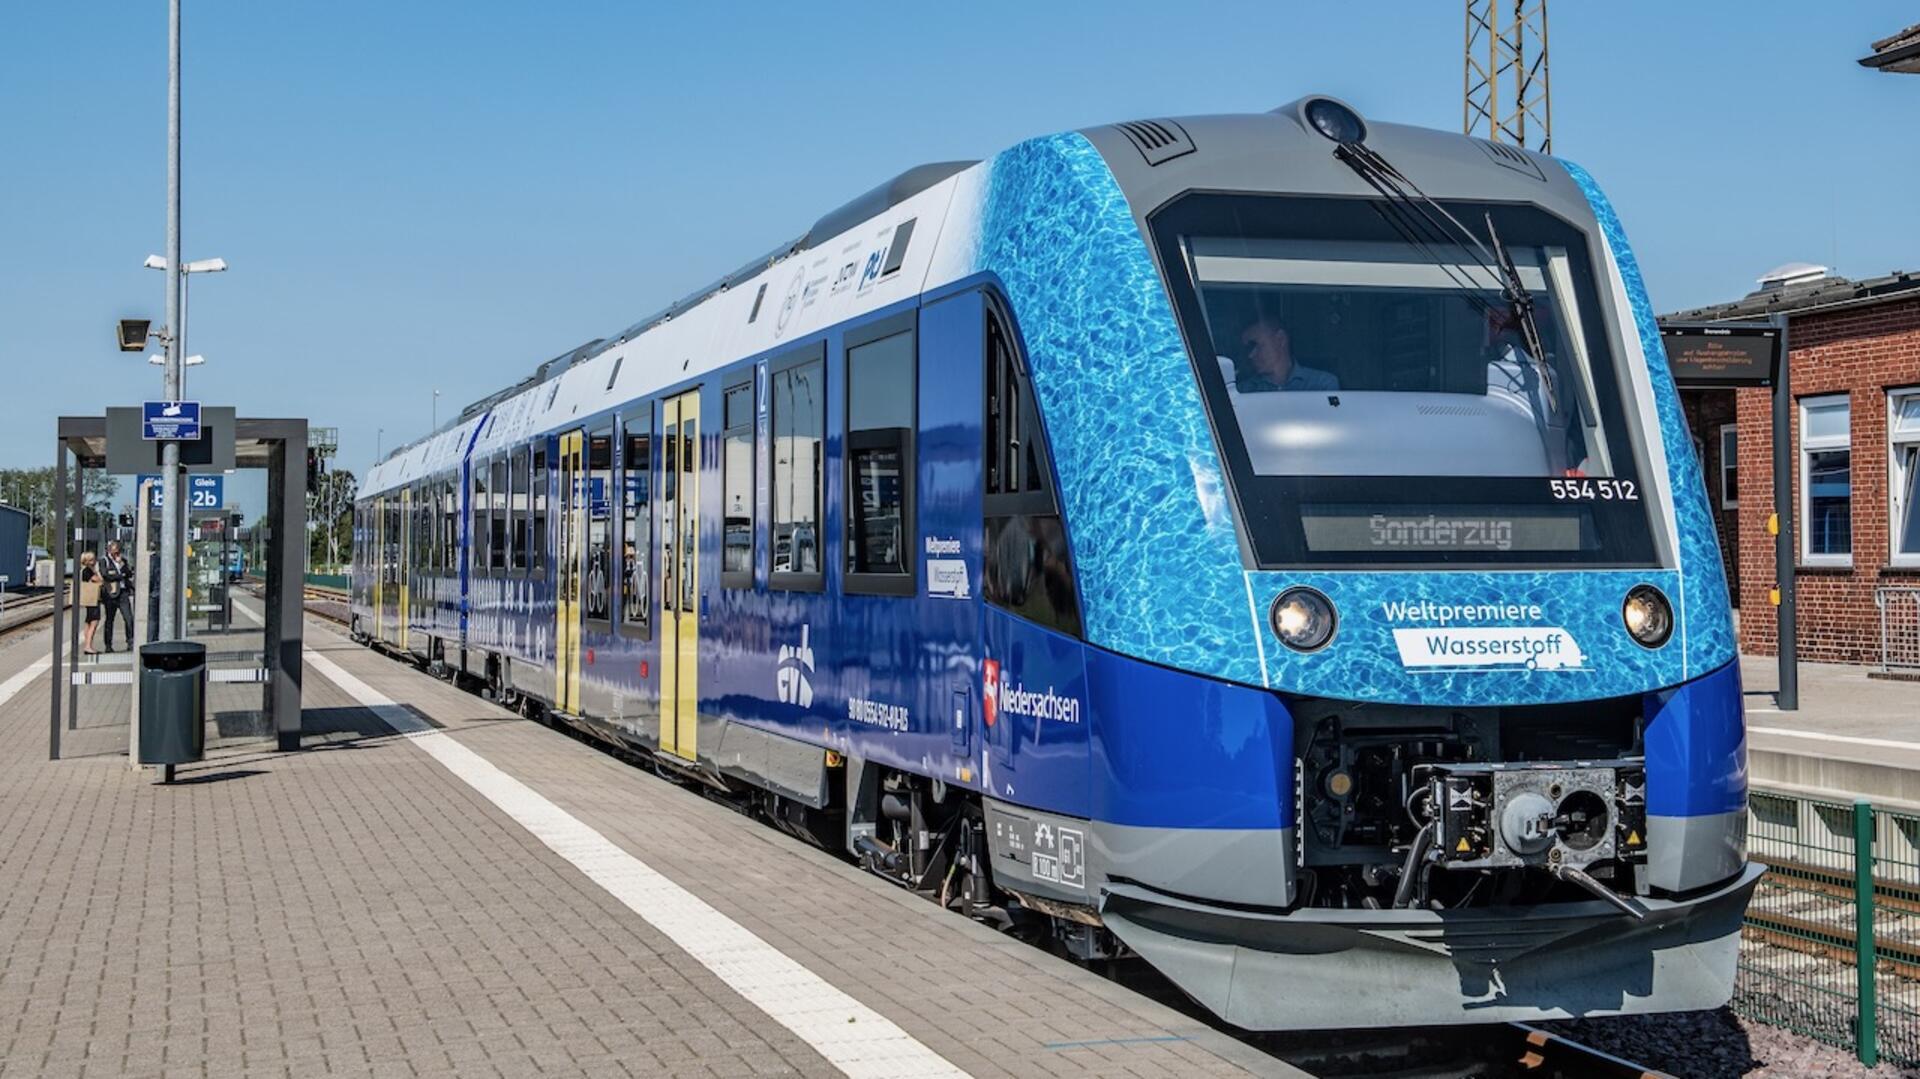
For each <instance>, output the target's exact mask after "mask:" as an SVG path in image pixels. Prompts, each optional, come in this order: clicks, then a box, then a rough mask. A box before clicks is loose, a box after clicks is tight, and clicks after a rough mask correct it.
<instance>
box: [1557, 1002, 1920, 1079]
mask: <svg viewBox="0 0 1920 1079" xmlns="http://www.w3.org/2000/svg"><path fill="white" fill-rule="evenodd" d="M1540 1026H1542V1027H1545V1028H1547V1029H1549V1030H1552V1031H1554V1032H1556V1033H1559V1034H1565V1035H1566V1036H1567V1037H1569V1038H1572V1039H1574V1040H1575V1041H1579V1042H1584V1043H1585V1044H1587V1045H1591V1046H1593V1047H1594V1048H1596V1049H1599V1050H1602V1051H1604V1052H1608V1053H1612V1054H1614V1055H1615V1056H1621V1057H1626V1058H1627V1059H1629V1060H1634V1061H1638V1062H1639V1063H1640V1064H1641V1065H1642V1066H1644V1067H1649V1068H1659V1069H1661V1070H1662V1071H1668V1072H1672V1073H1673V1074H1674V1075H1677V1076H1683V1077H1685V1079H1750V1077H1760V1079H1853V1077H1855V1076H1862V1077H1866V1076H1870V1077H1872V1079H1892V1077H1895V1076H1902V1077H1908V1076H1911V1077H1920V1070H1916V1069H1911V1068H1899V1067H1896V1066H1894V1065H1891V1064H1882V1065H1880V1066H1879V1067H1877V1068H1866V1067H1863V1066H1862V1065H1861V1064H1860V1062H1859V1061H1857V1060H1855V1059H1854V1058H1853V1054H1852V1053H1850V1052H1848V1051H1847V1050H1844V1049H1840V1048H1837V1047H1835V1046H1831V1045H1827V1044H1825V1043H1823V1042H1817V1041H1814V1040H1813V1039H1811V1038H1806V1037H1802V1036H1801V1035H1798V1034H1795V1033H1793V1032H1792V1031H1790V1030H1785V1029H1782V1028H1780V1027H1770V1026H1767V1025H1766V1024H1764V1023H1759V1022H1755V1021H1753V1020H1751V1019H1743V1018H1741V1017H1740V1016H1738V1015H1736V1014H1734V1012H1733V1009H1731V1008H1720V1009H1718V1010H1715V1011H1710V1012H1678V1013H1675V1014H1672V1015H1641V1016H1628V1017H1622V1018H1616V1019H1577V1020H1571V1021H1568V1022H1564V1023H1542V1024H1540Z"/></svg>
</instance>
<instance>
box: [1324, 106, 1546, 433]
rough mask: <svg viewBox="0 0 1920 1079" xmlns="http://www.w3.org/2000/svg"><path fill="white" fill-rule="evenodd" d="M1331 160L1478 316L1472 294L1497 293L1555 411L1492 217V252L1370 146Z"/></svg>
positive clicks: (1542, 358) (1523, 290) (1525, 295)
mask: <svg viewBox="0 0 1920 1079" xmlns="http://www.w3.org/2000/svg"><path fill="white" fill-rule="evenodd" d="M1333 156H1335V157H1336V158H1339V159H1340V161H1341V163H1343V164H1345V165H1346V166H1347V167H1348V168H1350V169H1352V170H1353V171H1354V172H1355V173H1356V174H1358V175H1359V177H1360V178H1361V179H1362V180H1365V181H1366V182H1367V185H1368V186H1370V187H1372V188H1373V189H1374V190H1376V191H1378V192H1380V194H1381V195H1382V196H1383V197H1384V198H1386V199H1387V201H1388V203H1389V205H1391V206H1392V207H1393V209H1394V210H1395V211H1397V212H1398V213H1400V214H1403V215H1405V217H1404V218H1396V217H1395V216H1394V214H1392V213H1387V212H1386V211H1382V216H1384V217H1386V219H1387V221H1388V223H1389V224H1391V225H1392V226H1393V227H1394V229H1395V231H1397V232H1399V233H1400V234H1401V236H1402V237H1404V238H1406V239H1407V240H1408V241H1409V242H1410V243H1412V244H1413V245H1414V246H1415V247H1417V248H1418V249H1419V250H1420V251H1421V252H1422V253H1423V254H1425V255H1426V256H1427V257H1428V258H1430V259H1432V260H1433V261H1434V264H1435V265H1436V266H1438V267H1439V268H1440V270H1441V272H1442V273H1445V274H1446V275H1447V277H1448V279H1449V280H1451V281H1453V282H1454V284H1456V285H1459V286H1460V287H1461V288H1462V289H1463V290H1465V291H1466V292H1467V300H1468V302H1469V303H1470V304H1472V305H1473V306H1474V307H1475V309H1477V310H1479V311H1481V312H1482V313H1488V314H1490V313H1492V307H1491V305H1489V304H1487V303H1486V301H1485V300H1482V299H1481V298H1480V297H1479V296H1477V295H1474V293H1475V292H1497V293H1498V294H1499V295H1500V298H1501V299H1502V300H1504V301H1505V302H1506V305H1507V313H1508V316H1509V317H1510V318H1511V319H1512V321H1513V322H1514V323H1516V324H1518V326H1519V329H1520V337H1521V344H1522V347H1523V348H1524V349H1525V350H1526V352H1527V359H1528V360H1529V361H1531V362H1532V364H1533V366H1534V368H1535V370H1536V371H1537V372H1538V373H1539V376H1540V385H1541V388H1542V390H1543V391H1544V392H1545V394H1546V403H1547V408H1548V411H1549V412H1550V413H1551V412H1557V411H1558V410H1559V394H1558V392H1557V391H1556V388H1555V386H1554V378H1553V371H1552V369H1551V368H1550V367H1548V365H1547V359H1546V353H1545V352H1544V350H1543V349H1542V348H1541V344H1540V328H1539V324H1538V323H1537V322H1536V321H1535V320H1534V314H1533V294H1532V293H1531V292H1529V291H1528V290H1527V287H1526V284H1525V283H1524V282H1523V281H1521V280H1520V270H1519V267H1518V266H1516V265H1515V264H1514V261H1513V257H1512V256H1511V255H1510V254H1508V252H1507V249H1506V247H1505V246H1504V245H1502V244H1501V242H1500V234H1499V232H1498V231H1496V230H1495V229H1494V226H1493V215H1492V214H1487V215H1486V224H1487V236H1488V239H1490V240H1491V241H1492V242H1493V246H1492V248H1491V249H1489V248H1488V246H1487V243H1486V242H1485V241H1483V240H1481V238H1480V237H1479V235H1478V234H1476V233H1475V232H1474V231H1473V230H1472V229H1470V228H1468V227H1467V226H1465V225H1464V224H1461V222H1460V219H1459V218H1457V217H1455V216H1453V214H1452V213H1451V212H1449V211H1448V210H1447V208H1446V207H1445V206H1443V205H1441V204H1440V203H1439V202H1438V201H1436V200H1435V199H1434V198H1433V197H1432V196H1430V195H1428V194H1427V193H1426V192H1425V191H1422V190H1421V189H1420V185H1419V184H1416V183H1414V182H1413V181H1412V180H1410V179H1408V178H1407V176H1406V174H1405V173H1402V172H1401V171H1400V170H1399V169H1397V168H1395V167H1394V166H1393V164H1392V163H1391V162H1389V161H1388V160H1387V159H1386V158H1384V157H1381V156H1380V154H1379V153H1378V152H1377V151H1375V150H1374V149H1373V148H1372V147H1370V146H1367V145H1366V144H1365V143H1359V142H1353V143H1342V144H1340V146H1339V147H1338V148H1337V149H1335V150H1334V155H1333ZM1409 192H1411V193H1409ZM1422 226H1424V228H1425V231H1426V232H1427V237H1426V238H1425V239H1423V238H1422V237H1421V236H1420V235H1419V233H1420V232H1421V231H1422ZM1463 239H1464V242H1463ZM1429 240H1432V241H1436V242H1438V243H1441V244H1447V245H1451V246H1454V247H1458V248H1459V249H1460V250H1461V251H1462V252H1463V253H1465V254H1466V255H1467V256H1468V258H1470V259H1472V260H1473V261H1474V262H1476V263H1478V266H1477V267H1476V268H1477V269H1479V270H1481V271H1483V272H1485V273H1486V275H1487V276H1488V277H1489V278H1491V279H1493V281H1494V282H1496V284H1497V285H1498V287H1497V288H1495V289H1489V288H1487V287H1486V286H1485V285H1483V284H1480V283H1479V282H1478V281H1475V280H1473V279H1472V275H1471V274H1467V273H1464V272H1463V271H1461V270H1456V269H1455V268H1454V267H1453V266H1451V265H1449V264H1448V263H1447V262H1446V260H1444V259H1442V258H1441V257H1440V254H1439V253H1438V252H1436V251H1434V250H1433V248H1432V246H1431V245H1430V243H1429V242H1428V241H1429ZM1463 278H1465V279H1464V280H1463Z"/></svg>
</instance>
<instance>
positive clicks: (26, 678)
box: [0, 656, 53, 704]
mask: <svg viewBox="0 0 1920 1079" xmlns="http://www.w3.org/2000/svg"><path fill="white" fill-rule="evenodd" d="M51 666H53V659H52V658H51V657H49V656H41V657H40V658H39V659H36V660H34V661H33V662H32V663H29V664H27V665H26V666H25V667H23V668H21V669H20V670H19V671H16V672H15V673H14V675H13V677H12V678H9V679H7V680H6V681H5V682H0V704H5V703H7V702H8V701H10V700H12V699H13V697H14V694H16V693H19V692H20V691H21V690H23V689H25V688H27V686H29V685H31V684H32V682H33V680H34V679H36V678H38V677H40V676H41V675H42V674H45V673H46V671H47V668H48V667H51Z"/></svg>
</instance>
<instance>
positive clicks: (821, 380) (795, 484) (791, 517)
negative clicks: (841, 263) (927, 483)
mask: <svg viewBox="0 0 1920 1079" xmlns="http://www.w3.org/2000/svg"><path fill="white" fill-rule="evenodd" d="M771 371H772V375H771V377H770V378H769V380H768V385H769V387H770V390H769V392H770V393H771V395H772V397H773V400H772V402H771V404H772V406H773V409H772V411H773V417H772V418H773V447H772V450H773V454H772V456H773V510H772V524H773V527H772V530H771V531H772V535H771V536H770V537H769V539H770V542H769V546H770V547H771V549H772V556H773V568H772V572H771V573H769V574H768V576H767V583H768V585H769V587H772V588H780V589H786V590H788V591H798V592H818V591H821V590H822V589H823V588H825V587H826V586H825V579H824V576H823V562H822V554H821V550H820V545H821V543H822V536H823V534H824V530H825V525H826V515H825V513H824V512H823V509H824V507H825V505H826V432H827V378H826V371H827V363H826V346H825V345H823V344H814V345H809V346H808V347H806V348H804V349H801V350H799V351H797V352H793V353H789V354H788V355H787V356H785V357H782V358H780V359H776V360H775V361H774V362H773V365H772V367H771Z"/></svg>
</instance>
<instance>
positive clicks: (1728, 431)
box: [1720, 423, 1740, 510]
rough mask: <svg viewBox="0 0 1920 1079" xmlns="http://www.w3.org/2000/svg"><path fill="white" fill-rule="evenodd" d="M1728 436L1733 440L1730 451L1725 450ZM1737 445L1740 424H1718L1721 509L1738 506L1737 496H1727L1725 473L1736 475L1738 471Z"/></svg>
mask: <svg viewBox="0 0 1920 1079" xmlns="http://www.w3.org/2000/svg"><path fill="white" fill-rule="evenodd" d="M1729 436H1731V437H1732V438H1733V442H1734V450H1733V452H1732V453H1728V452H1727V438H1728V437H1729ZM1739 447H1740V425H1739V424H1736V423H1723V424H1721V425H1720V508H1721V509H1723V510H1737V509H1739V508H1740V500H1739V499H1738V498H1728V497H1727V474H1728V473H1729V472H1731V473H1733V474H1735V475H1738V474H1739V471H1740V448H1739Z"/></svg>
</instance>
